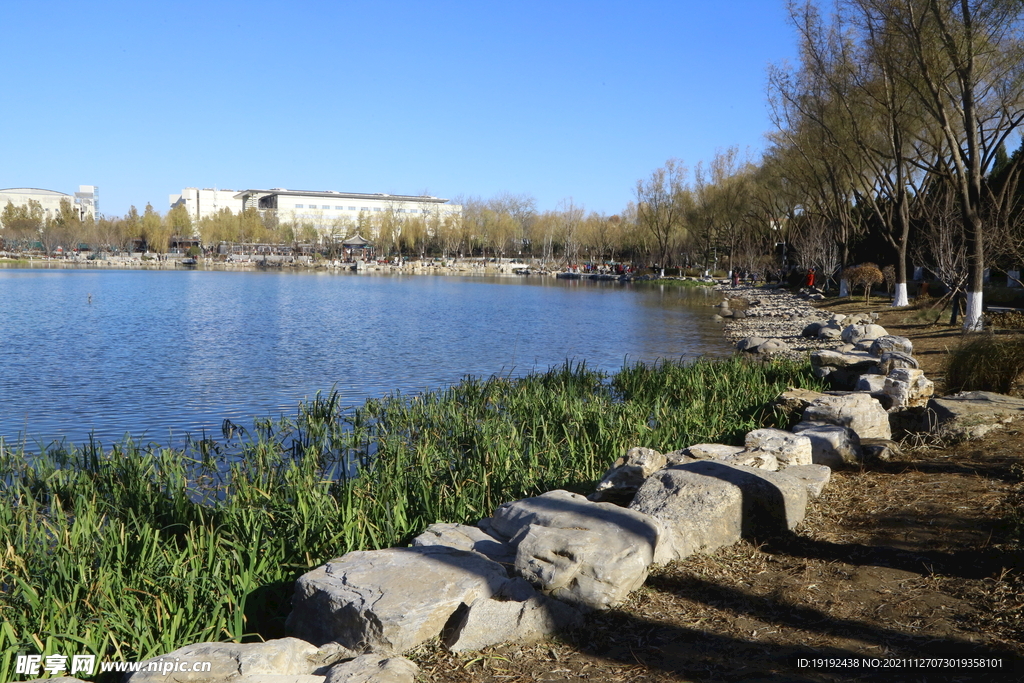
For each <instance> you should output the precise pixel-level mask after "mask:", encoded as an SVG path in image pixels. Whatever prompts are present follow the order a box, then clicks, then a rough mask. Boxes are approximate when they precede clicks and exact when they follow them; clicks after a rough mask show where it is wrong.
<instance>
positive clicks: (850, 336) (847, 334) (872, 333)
mask: <svg viewBox="0 0 1024 683" xmlns="http://www.w3.org/2000/svg"><path fill="white" fill-rule="evenodd" d="M888 334H889V333H888V332H886V331H885V328H884V327H882V326H881V325H871V324H856V325H847V326H846V327H844V328H843V333H842V335H841V337H842V340H843V341H844V342H846V343H847V344H858V343H860V342H862V341H868V340H871V339H878V338H879V337H885V336H888Z"/></svg>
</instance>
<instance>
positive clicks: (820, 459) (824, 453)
mask: <svg viewBox="0 0 1024 683" xmlns="http://www.w3.org/2000/svg"><path fill="white" fill-rule="evenodd" d="M793 431H794V432H796V433H798V434H800V435H801V436H806V437H807V438H808V439H810V441H811V459H812V461H813V464H815V465H825V466H827V467H840V466H842V465H843V464H844V463H855V462H860V460H861V450H860V439H859V438H858V437H857V433H856V432H854V431H853V430H852V429H850V428H849V427H840V426H839V425H833V424H821V423H818V422H800V423H798V424H796V425H794V426H793Z"/></svg>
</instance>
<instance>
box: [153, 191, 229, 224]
mask: <svg viewBox="0 0 1024 683" xmlns="http://www.w3.org/2000/svg"><path fill="white" fill-rule="evenodd" d="M237 194H238V190H217V189H213V188H208V187H207V188H204V189H202V190H200V189H199V188H196V187H186V188H185V189H184V190H182V191H181V194H172V195H170V196H169V197H168V198H169V199H170V203H171V208H172V209H173V208H174V207H176V206H178V205H184V206H185V209H186V210H187V211H188V215H189V216H191V217H192V222H193V223H195V222H196V221H198V220H199V219H200V218H206V217H207V216H212V215H214V214H215V213H217V212H219V211H220V210H221V209H231V212H232V213H242V200H241V199H238V198H237V197H236V195H237Z"/></svg>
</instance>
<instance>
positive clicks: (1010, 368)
mask: <svg viewBox="0 0 1024 683" xmlns="http://www.w3.org/2000/svg"><path fill="white" fill-rule="evenodd" d="M1022 375H1024V338H1020V337H1011V338H1001V337H997V336H994V335H990V334H986V335H981V336H977V337H972V338H970V339H968V340H967V341H966V342H964V343H963V344H961V345H960V347H959V348H957V349H956V350H955V351H953V353H952V354H950V356H949V360H948V361H947V362H946V388H947V390H949V391H952V392H956V391H995V392H997V393H1000V394H1009V393H1012V392H1013V391H1014V389H1015V388H1016V387H1017V385H1018V383H1019V380H1020V379H1021V377H1022Z"/></svg>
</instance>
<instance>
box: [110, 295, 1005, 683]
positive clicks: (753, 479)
mask: <svg viewBox="0 0 1024 683" xmlns="http://www.w3.org/2000/svg"><path fill="white" fill-rule="evenodd" d="M727 293H728V294H729V296H730V298H729V300H728V301H729V304H730V305H734V306H736V308H735V309H734V310H735V311H741V310H746V311H749V313H747V314H745V315H741V316H739V317H738V318H731V319H730V322H729V323H728V326H729V327H728V329H727V333H728V334H730V335H731V336H732V337H733V338H737V337H739V338H741V341H743V340H749V338H748V337H744V336H742V335H744V334H750V333H758V334H763V335H764V336H763V337H761V339H762V340H763V341H762V342H760V343H756V344H755V343H752V342H750V341H748V343H747V344H741V345H740V348H741V349H745V350H751V351H752V352H754V353H758V354H761V355H764V356H767V357H769V358H770V357H772V356H775V355H778V354H779V353H783V354H788V355H799V356H801V357H805V356H806V354H808V353H809V355H810V360H811V364H812V367H813V369H814V372H815V374H817V375H818V376H819V377H822V378H824V379H826V380H827V381H828V382H830V383H831V384H832V385H833V387H834V389H833V390H832V391H828V392H824V393H822V392H816V391H810V390H807V389H793V390H789V391H786V392H784V393H783V394H781V395H780V396H779V397H777V398H776V400H775V405H776V406H777V407H778V409H779V410H780V411H782V412H783V413H788V414H789V415H790V418H791V419H790V421H789V424H793V427H792V428H791V429H789V430H784V429H767V428H762V429H755V430H753V431H751V432H749V433H748V434H746V436H745V438H744V443H743V446H733V445H728V444H708V443H700V444H689V445H685V446H683V445H682V444H680V446H681V447H680V448H679V449H677V450H674V451H671V452H669V453H661V452H659V451H657V450H654V449H651V448H647V447H643V446H637V447H634V448H631V449H629V450H628V451H627V452H626V453H625V454H623V456H622V457H620V458H619V459H618V460H617V461H616V462H615V463H614V465H613V466H612V468H611V469H610V470H609V471H608V472H607V473H606V475H605V477H604V478H603V479H602V480H601V482H600V483H598V484H597V486H596V489H595V491H594V492H593V493H592V494H591V495H590V496H589V497H584V496H581V495H579V494H576V493H570V492H567V491H561V490H557V491H549V492H547V493H544V494H542V495H539V496H535V497H532V498H526V499H523V500H518V501H511V502H507V503H504V504H502V505H500V506H498V508H497V509H496V510H494V512H493V514H492V515H491V516H490V517H488V518H486V519H482V520H480V521H479V522H478V523H477V524H476V525H465V524H432V525H431V526H430V527H428V528H427V529H426V530H425V531H424V532H423V533H422V534H420V535H419V536H418V537H416V538H415V539H414V540H413V543H412V546H411V547H405V548H387V549H383V550H374V551H354V552H350V553H347V554H345V555H343V556H341V557H338V558H335V559H333V560H331V561H329V562H327V563H326V564H324V565H322V566H320V567H318V568H316V569H314V570H312V571H310V572H307V573H306V574H304V575H303V576H302V577H300V578H299V580H298V581H297V582H296V586H295V594H294V597H293V601H292V611H291V614H290V615H289V617H288V620H287V628H288V631H289V632H290V634H292V635H293V636H296V637H290V638H284V639H280V640H272V641H268V642H265V643H254V644H233V643H200V644H196V645H191V646H187V647H185V648H181V649H179V650H176V651H174V652H170V653H167V654H165V655H162V656H160V657H156V658H154V659H153V660H151V661H152V662H153V664H154V667H155V668H154V669H153V670H152V671H150V670H147V669H143V670H141V671H139V672H137V673H133V674H130V675H129V676H128V677H127V679H126V683H129V682H130V683H150V681H151V680H152V681H156V680H161V681H165V682H167V683H172V682H173V683H186V682H188V683H343V682H348V683H355V682H357V681H359V682H363V683H374V682H375V683H406V682H408V683H412V681H413V680H414V679H415V676H416V672H417V669H416V665H415V664H414V663H413V662H411V661H409V660H407V659H405V658H404V657H403V656H402V655H403V654H406V653H408V652H409V651H410V650H412V649H414V648H416V647H419V646H421V645H422V644H424V643H426V642H427V641H430V640H432V639H440V641H441V642H442V643H444V644H445V646H447V647H448V648H449V649H451V650H453V651H472V650H479V649H481V648H484V647H488V646H491V645H496V644H499V643H504V642H519V643H528V642H534V641H538V640H542V639H544V638H547V637H549V636H552V635H554V634H557V633H560V632H565V631H567V630H573V629H580V628H583V627H585V625H586V620H587V615H588V614H589V613H591V612H593V611H595V610H606V609H609V608H613V607H615V606H616V605H619V604H621V603H622V602H623V601H624V600H625V599H626V598H627V596H628V594H629V593H630V591H633V590H635V589H637V588H639V587H640V586H641V585H642V584H643V583H644V581H645V580H646V578H647V575H648V571H649V568H650V567H651V565H652V564H659V563H665V562H670V561H674V560H682V559H685V558H687V557H690V556H692V555H694V554H697V553H711V552H714V551H715V550H716V549H718V548H722V547H724V546H728V545H730V544H734V543H737V542H738V541H740V540H741V539H743V538H749V537H752V536H756V537H757V538H766V537H769V536H771V535H774V534H785V533H789V532H791V531H792V530H793V529H795V528H796V527H797V525H798V524H800V522H801V521H802V520H803V519H804V516H805V513H806V509H807V506H808V504H809V501H811V500H814V499H815V498H818V497H819V496H820V495H821V494H822V491H823V490H824V489H825V487H826V486H828V484H829V481H830V479H831V474H832V471H833V469H835V468H843V467H862V466H863V465H864V464H865V463H870V462H871V461H873V460H877V459H887V458H889V457H891V456H892V454H894V453H898V446H897V444H896V443H895V442H894V441H892V436H893V433H894V431H898V430H899V429H902V428H905V426H906V425H908V424H914V425H917V427H918V428H920V427H921V426H922V425H923V426H925V427H926V428H930V429H941V430H946V431H948V432H950V433H953V434H956V435H958V436H961V437H964V436H966V437H971V436H976V435H978V434H981V433H984V432H985V431H988V430H991V429H994V428H998V427H1000V426H1001V425H1003V424H1005V423H1007V422H1009V421H1011V420H1014V419H1018V418H1020V417H1024V400H1022V399H1015V398H1011V397H1007V396H998V395H995V394H988V393H985V392H972V393H969V394H960V395H957V396H952V397H944V398H940V399H935V398H931V383H930V382H929V381H928V380H927V378H925V377H924V375H923V373H921V371H920V370H919V369H917V367H916V366H917V362H916V360H915V359H914V357H913V345H912V344H911V343H910V340H908V339H906V338H904V337H897V336H893V335H888V334H886V331H885V330H884V329H882V328H881V327H879V326H878V325H874V324H872V322H871V320H872V318H871V317H870V316H867V317H866V318H858V319H854V320H849V319H843V318H840V317H838V316H831V315H829V314H828V313H825V312H822V311H819V310H817V309H814V308H813V307H811V306H809V305H808V304H807V303H806V301H804V300H801V299H800V298H799V297H796V296H793V295H791V294H789V293H788V292H783V291H772V290H767V291H765V290H748V291H742V290H728V291H727ZM739 299H742V300H743V301H744V302H745V305H746V308H743V307H742V305H741V304H739V303H734V302H737V301H738V300H739ZM719 310H723V309H721V308H720V309H719ZM732 310H733V309H730V312H732ZM769 339H775V340H777V341H778V342H779V344H785V345H786V346H787V347H789V348H788V350H786V351H779V350H778V347H775V349H774V350H771V351H768V350H760V351H759V350H758V349H759V348H761V347H763V346H764V345H765V343H766V342H767V340H769ZM198 661H202V662H209V663H211V664H212V667H211V668H210V669H209V670H208V671H206V672H196V671H192V670H190V669H191V668H192V664H193V663H194V662H198ZM169 663H170V664H169ZM179 663H188V664H189V667H190V668H189V669H185V668H184V667H180V668H175V667H178V664H179ZM168 665H170V667H171V668H170V669H168V668H167V667H168ZM186 672H187V673H186Z"/></svg>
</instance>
